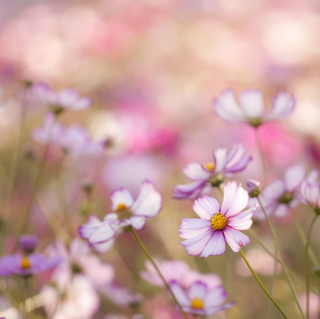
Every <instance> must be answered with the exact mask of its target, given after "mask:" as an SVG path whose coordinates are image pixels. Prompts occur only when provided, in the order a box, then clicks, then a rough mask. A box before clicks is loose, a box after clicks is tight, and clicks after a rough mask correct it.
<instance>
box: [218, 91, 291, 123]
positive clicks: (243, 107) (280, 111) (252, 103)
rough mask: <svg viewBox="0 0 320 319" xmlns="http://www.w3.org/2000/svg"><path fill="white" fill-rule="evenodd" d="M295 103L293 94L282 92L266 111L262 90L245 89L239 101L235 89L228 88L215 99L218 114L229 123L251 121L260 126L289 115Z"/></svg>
mask: <svg viewBox="0 0 320 319" xmlns="http://www.w3.org/2000/svg"><path fill="white" fill-rule="evenodd" d="M295 104H296V101H295V99H294V97H293V96H292V95H289V94H288V93H285V92H280V93H278V95H277V96H276V97H275V98H273V100H272V105H271V109H270V111H269V112H267V113H265V112H264V103H263V95H262V92H261V91H260V90H245V91H243V92H242V93H241V95H240V103H238V101H237V99H236V97H235V94H234V92H233V90H231V89H227V90H225V91H223V92H222V93H221V94H220V96H219V97H218V98H215V99H214V106H213V108H214V111H215V112H216V114H217V115H218V116H219V117H221V118H222V119H223V120H225V121H226V122H228V123H249V124H250V125H252V126H253V127H258V126H259V125H261V124H262V123H263V122H266V121H271V120H276V119H280V118H283V117H286V116H288V115H289V114H290V113H291V112H292V111H293V110H294V107H295Z"/></svg>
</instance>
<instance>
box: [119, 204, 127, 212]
mask: <svg viewBox="0 0 320 319" xmlns="http://www.w3.org/2000/svg"><path fill="white" fill-rule="evenodd" d="M126 208H127V206H126V204H123V203H120V204H118V206H117V210H118V211H119V210H125V209H126Z"/></svg>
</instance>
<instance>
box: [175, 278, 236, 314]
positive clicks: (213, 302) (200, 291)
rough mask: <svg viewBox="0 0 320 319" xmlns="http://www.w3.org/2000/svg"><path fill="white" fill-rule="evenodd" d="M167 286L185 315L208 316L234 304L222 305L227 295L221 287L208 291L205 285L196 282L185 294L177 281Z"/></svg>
mask: <svg viewBox="0 0 320 319" xmlns="http://www.w3.org/2000/svg"><path fill="white" fill-rule="evenodd" d="M169 284H170V288H171V289H172V292H173V294H174V295H175V297H176V298H177V300H178V302H179V304H180V305H181V307H182V309H183V310H184V311H185V312H187V313H192V314H196V315H200V316H210V315H212V314H214V313H217V312H220V311H222V310H225V309H228V308H230V307H231V306H232V305H233V304H234V302H233V301H231V302H228V303H224V302H225V300H226V299H227V298H228V294H227V292H226V291H225V289H224V288H223V287H222V286H217V287H214V288H211V289H210V288H208V286H207V284H206V283H204V282H201V281H196V282H194V283H193V284H192V285H191V286H190V287H189V289H188V291H187V292H186V291H185V290H184V289H183V287H182V286H181V285H180V284H179V283H178V282H177V281H171V282H170V283H169Z"/></svg>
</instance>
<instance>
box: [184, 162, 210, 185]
mask: <svg viewBox="0 0 320 319" xmlns="http://www.w3.org/2000/svg"><path fill="white" fill-rule="evenodd" d="M183 173H184V174H185V175H186V176H187V177H188V178H189V179H191V180H193V181H206V180H207V179H208V178H210V176H211V175H212V173H211V172H209V171H207V170H206V169H205V168H204V167H203V166H202V165H201V164H199V163H190V164H189V165H188V166H187V167H186V168H184V169H183Z"/></svg>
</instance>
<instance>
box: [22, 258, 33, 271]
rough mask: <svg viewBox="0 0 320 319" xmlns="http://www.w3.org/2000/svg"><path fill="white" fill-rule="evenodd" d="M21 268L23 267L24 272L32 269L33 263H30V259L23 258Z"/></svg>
mask: <svg viewBox="0 0 320 319" xmlns="http://www.w3.org/2000/svg"><path fill="white" fill-rule="evenodd" d="M20 267H21V269H22V270H25V269H29V268H31V263H30V260H29V258H28V257H22V258H21V264H20Z"/></svg>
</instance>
